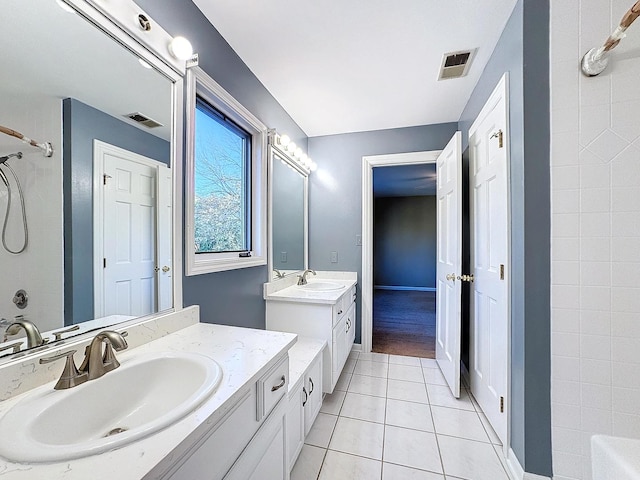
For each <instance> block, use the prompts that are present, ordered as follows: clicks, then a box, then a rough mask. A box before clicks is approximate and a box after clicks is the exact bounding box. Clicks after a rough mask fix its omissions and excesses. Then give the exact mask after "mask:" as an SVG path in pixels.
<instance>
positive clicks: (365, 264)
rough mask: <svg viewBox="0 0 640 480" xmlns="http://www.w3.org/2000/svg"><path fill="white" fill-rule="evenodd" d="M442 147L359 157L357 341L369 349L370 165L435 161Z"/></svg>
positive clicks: (371, 224)
mask: <svg viewBox="0 0 640 480" xmlns="http://www.w3.org/2000/svg"><path fill="white" fill-rule="evenodd" d="M441 151H442V150H430V151H423V152H410V153H392V154H389V155H369V156H364V157H362V288H361V295H362V304H361V312H362V313H361V331H360V343H361V345H362V350H361V351H362V352H365V353H368V352H370V351H371V346H372V341H373V169H374V168H377V167H394V166H401V165H417V164H422V163H435V162H436V160H437V159H438V156H439V155H440V152H441Z"/></svg>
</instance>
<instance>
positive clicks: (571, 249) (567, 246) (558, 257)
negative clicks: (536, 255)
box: [551, 222, 640, 262]
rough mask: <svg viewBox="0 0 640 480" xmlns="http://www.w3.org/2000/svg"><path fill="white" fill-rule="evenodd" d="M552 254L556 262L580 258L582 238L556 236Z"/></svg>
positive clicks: (552, 243) (553, 239)
mask: <svg viewBox="0 0 640 480" xmlns="http://www.w3.org/2000/svg"><path fill="white" fill-rule="evenodd" d="M639 223H640V222H639ZM551 256H552V258H553V261H554V262H556V261H577V260H579V259H580V240H579V239H577V238H563V237H560V238H558V237H555V236H554V237H553V238H552V240H551Z"/></svg>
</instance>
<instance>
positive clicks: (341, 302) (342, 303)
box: [333, 285, 356, 327]
mask: <svg viewBox="0 0 640 480" xmlns="http://www.w3.org/2000/svg"><path fill="white" fill-rule="evenodd" d="M355 301H356V287H355V285H354V286H353V287H351V288H350V289H349V290H347V291H346V292H345V293H344V294H343V295H342V296H341V297H340V298H339V299H338V301H337V302H336V304H335V305H334V307H333V326H334V327H335V326H336V324H337V323H338V322H339V321H340V320H341V319H342V317H343V316H344V315H345V314H346V313H347V311H348V310H349V307H351V304H352V303H353V302H355Z"/></svg>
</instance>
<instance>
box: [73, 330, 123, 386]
mask: <svg viewBox="0 0 640 480" xmlns="http://www.w3.org/2000/svg"><path fill="white" fill-rule="evenodd" d="M126 336H127V332H122V333H118V332H114V331H113V330H104V331H103V332H100V333H99V334H97V335H96V336H95V337H94V338H93V340H91V343H90V344H89V345H87V348H86V349H85V351H84V361H83V362H82V365H80V369H79V370H80V372H86V373H87V375H88V380H93V379H95V378H100V377H101V376H102V375H104V374H105V373H107V372H110V371H111V370H115V369H116V368H118V367H119V366H120V362H118V360H117V359H116V356H115V354H114V353H113V349H115V350H116V352H119V351H121V350H124V349H125V348H127V347H128V345H127V341H126V340H125V339H124V337H126ZM103 343H105V347H104V353H103V352H102V344H103ZM112 347H113V348H112Z"/></svg>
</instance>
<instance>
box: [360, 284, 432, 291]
mask: <svg viewBox="0 0 640 480" xmlns="http://www.w3.org/2000/svg"><path fill="white" fill-rule="evenodd" d="M373 288H374V289H375V290H395V291H398V292H403V291H411V292H435V291H436V287H402V286H400V285H374V287H373Z"/></svg>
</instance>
